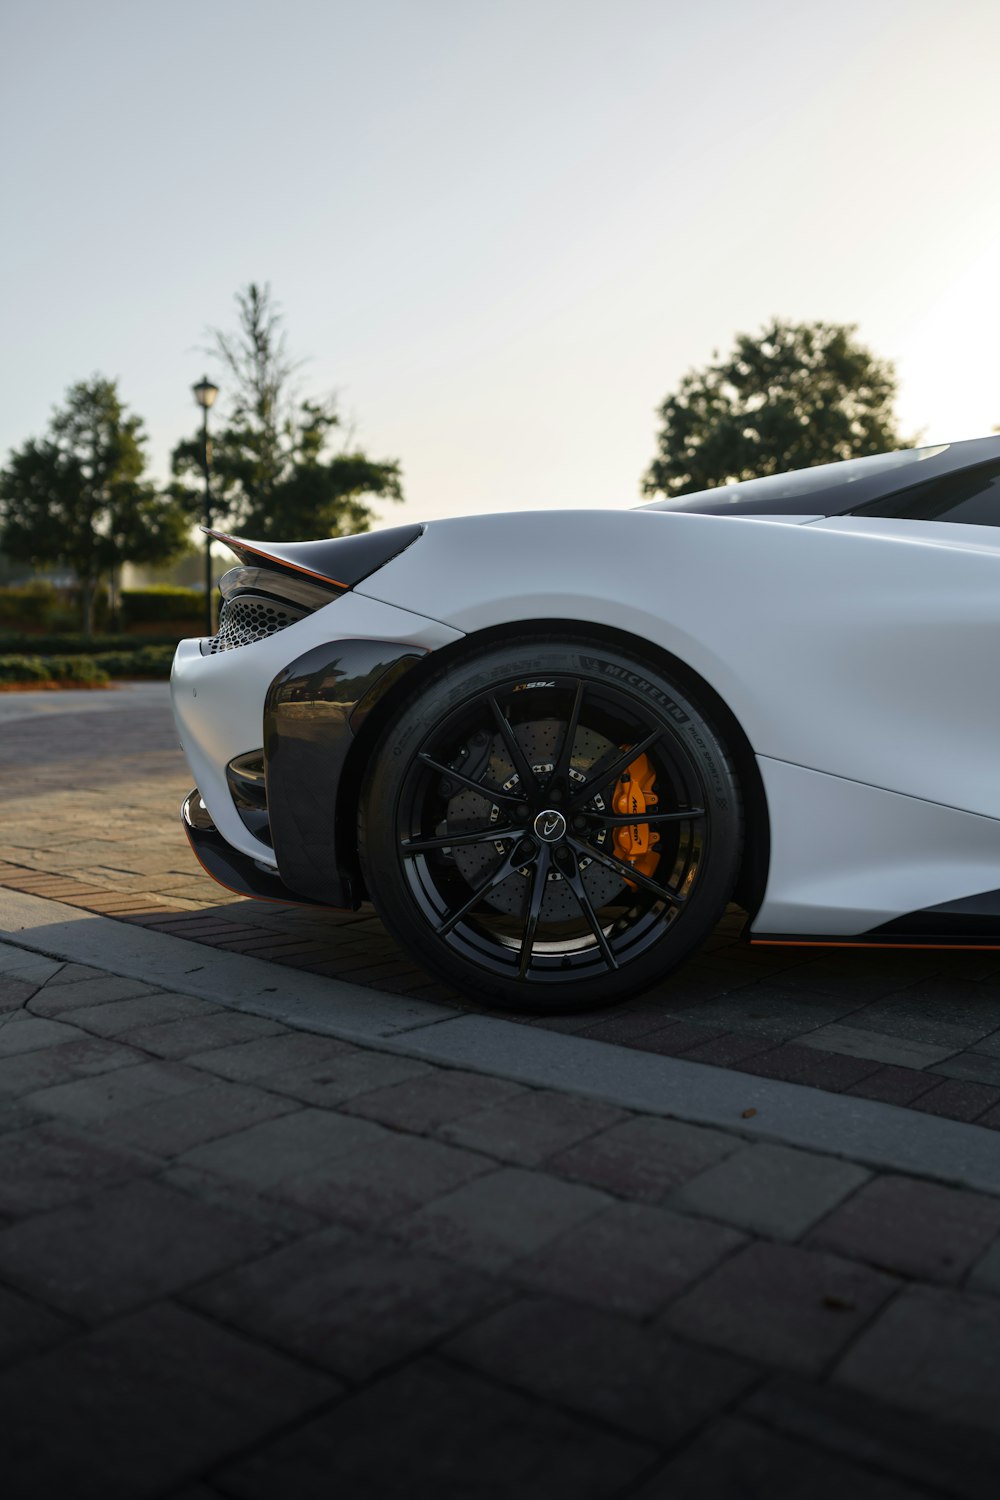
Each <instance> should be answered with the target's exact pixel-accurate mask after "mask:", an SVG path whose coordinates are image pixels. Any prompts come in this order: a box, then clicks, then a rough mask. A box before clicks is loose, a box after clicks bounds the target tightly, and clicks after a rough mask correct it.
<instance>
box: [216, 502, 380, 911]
mask: <svg viewBox="0 0 1000 1500" xmlns="http://www.w3.org/2000/svg"><path fill="white" fill-rule="evenodd" d="M205 529H206V528H205V527H204V526H203V527H202V530H203V531H204V530H205ZM208 535H209V536H212V537H214V538H215V540H216V541H217V542H224V543H225V544H226V546H227V547H233V548H236V547H239V548H240V549H241V550H242V551H243V552H252V553H253V554H254V556H255V557H266V558H267V560H268V562H274V563H277V564H278V566H279V567H282V568H291V569H292V572H293V573H304V574H305V575H306V577H307V578H318V579H319V580H320V582H321V583H332V584H334V585H335V586H336V587H337V588H338V589H349V588H350V584H349V583H341V581H340V579H339V578H331V577H330V575H329V574H328V573H316V572H315V571H314V570H313V569H312V568H303V567H300V566H299V564H298V563H293V562H286V561H285V559H284V558H283V557H279V556H278V554H277V553H276V552H265V551H264V549H263V547H254V546H251V544H250V543H249V542H243V541H241V540H240V538H239V537H238V536H226V534H225V532H223V531H209V532H208ZM332 910H334V911H337V910H339V907H333V908H332Z"/></svg>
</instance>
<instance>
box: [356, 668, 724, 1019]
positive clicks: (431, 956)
mask: <svg viewBox="0 0 1000 1500" xmlns="http://www.w3.org/2000/svg"><path fill="white" fill-rule="evenodd" d="M741 844H742V815H741V805H740V795H739V788H738V785H737V782H736V777H735V774H734V771H733V769H732V764H731V761H730V758H729V755H728V753H727V750H726V747H725V745H724V744H723V742H722V739H721V737H720V735H719V734H718V732H717V731H716V730H715V729H714V728H712V726H711V725H710V724H709V722H708V721H707V719H706V718H705V716H704V714H703V713H702V711H701V710H700V709H699V707H698V706H697V705H696V704H695V703H694V702H693V701H692V699H691V696H690V694H689V693H688V692H686V691H685V690H683V689H682V688H681V687H680V686H679V685H678V684H677V683H675V682H672V681H671V680H670V679H669V677H667V676H666V675H665V674H664V673H663V672H662V671H661V670H660V669H658V668H656V667H653V666H652V665H651V664H650V663H649V662H644V661H642V660H640V659H639V658H633V657H632V656H630V655H628V654H625V653H623V652H621V651H620V650H618V649H617V648H609V647H608V646H606V645H602V644H599V643H597V642H592V643H587V642H579V641H571V640H547V641H537V642H536V641H531V640H523V641H514V642H513V643H511V644H505V645H503V646H499V647H498V646H491V647H485V648H483V649H481V650H480V651H478V652H470V654H469V655H468V656H466V657H463V658H460V659H459V660H457V661H455V662H453V663H452V664H450V666H449V668H448V670H447V672H446V673H441V674H439V675H437V676H436V677H433V678H431V679H430V680H428V681H425V682H424V683H423V684H422V686H421V687H420V690H419V693H418V695H417V696H415V697H414V698H412V699H411V701H410V702H409V703H408V705H407V707H406V708H405V709H404V710H403V712H402V714H401V715H400V717H399V718H398V719H397V720H396V722H394V723H393V724H392V726H391V727H390V729H389V730H388V731H387V732H386V733H385V735H384V736H383V738H382V740H381V742H380V744H379V746H378V748H377V749H376V752H375V755H374V757H373V761H372V767H371V770H370V772H369V776H368V779H367V782H366V785H365V787H364V790H363V793H362V798H361V807H360V817H359V852H360V856H361V862H362V869H363V872H364V876H365V880H366V883H367V886H368V890H369V893H370V895H371V897H372V900H373V902H374V904H375V907H376V909H377V911H378V913H379V915H380V916H381V917H382V920H383V921H384V922H385V924H386V926H387V927H388V928H389V930H390V931H391V932H392V933H393V934H394V936H395V937H396V938H397V939H398V940H399V941H400V942H401V943H402V944H403V946H404V947H406V948H408V949H410V951H412V952H413V953H414V954H415V955H416V956H417V957H418V958H419V959H420V960H421V961H422V962H423V963H424V964H425V965H426V966H427V968H429V969H431V970H432V971H433V972H435V973H436V974H437V975H439V976H440V977H441V978H443V979H445V980H446V981H447V982H448V983H450V984H452V985H454V986H455V987H456V988H457V989H458V990H460V991H461V992H462V993H464V994H465V995H467V996H468V997H469V998H470V999H473V1000H478V1001H481V1002H484V1003H488V1004H497V1003H502V1004H504V1005H506V1006H508V1007H510V1008H512V1009H522V1010H536V1011H551V1010H560V1011H563V1010H573V1009H579V1008H583V1007H585V1006H588V1005H596V1004H607V1003H609V1002H612V1001H615V1000H621V999H624V998H626V997H627V996H628V995H631V994H634V993H636V992H637V991H639V990H641V989H644V988H646V987H647V986H648V985H649V984H651V983H653V982H654V981H655V980H656V979H659V978H660V977H662V975H663V974H664V973H666V972H667V970H669V969H670V968H671V967H673V966H674V965H675V964H676V963H678V962H679V961H680V960H681V959H682V958H684V957H685V956H686V955H687V954H688V953H689V952H690V951H691V950H692V948H693V947H695V946H696V945H697V944H698V943H699V942H700V941H701V940H702V939H703V938H704V937H705V936H706V935H707V933H708V932H709V931H710V930H711V928H712V926H713V925H714V924H715V922H716V921H717V920H718V918H719V917H720V915H721V914H722V911H723V910H724V908H725V905H726V902H727V900H728V899H729V897H730V895H731V892H732V888H733V885H734V883H735V879H736V875H737V871H738V866H739V858H740V852H741Z"/></svg>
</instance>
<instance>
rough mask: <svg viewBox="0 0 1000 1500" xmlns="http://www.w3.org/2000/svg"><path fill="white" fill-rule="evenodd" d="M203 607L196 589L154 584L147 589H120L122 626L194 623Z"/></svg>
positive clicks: (203, 599) (202, 599)
mask: <svg viewBox="0 0 1000 1500" xmlns="http://www.w3.org/2000/svg"><path fill="white" fill-rule="evenodd" d="M204 608H205V596H204V594H202V593H200V592H199V591H198V589H182V588H177V587H175V586H174V585H173V584H167V583H162V584H157V585H155V586H154V587H152V588H148V589H123V590H122V595H121V613H122V619H123V621H124V622H125V624H126V625H148V624H150V623H152V624H154V625H156V624H164V625H165V624H167V623H168V621H170V620H196V619H198V618H199V617H200V615H201V614H202V612H203V611H204Z"/></svg>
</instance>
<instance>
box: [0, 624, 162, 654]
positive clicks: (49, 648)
mask: <svg viewBox="0 0 1000 1500" xmlns="http://www.w3.org/2000/svg"><path fill="white" fill-rule="evenodd" d="M179 640H180V631H177V630H165V631H163V632H162V634H158V635H142V636H139V637H136V636H134V635H120V634H119V635H90V636H87V635H79V634H76V633H69V632H59V633H56V634H49V635H26V634H24V633H23V632H21V631H11V632H9V633H7V634H5V633H3V632H2V631H0V656H95V655H97V654H98V653H99V652H104V651H116V652H118V651H135V650H138V649H140V648H141V649H142V650H143V651H148V650H150V649H151V648H154V647H157V646H167V647H169V648H170V651H171V652H173V650H174V648H175V647H176V645H177V642H178V641H179Z"/></svg>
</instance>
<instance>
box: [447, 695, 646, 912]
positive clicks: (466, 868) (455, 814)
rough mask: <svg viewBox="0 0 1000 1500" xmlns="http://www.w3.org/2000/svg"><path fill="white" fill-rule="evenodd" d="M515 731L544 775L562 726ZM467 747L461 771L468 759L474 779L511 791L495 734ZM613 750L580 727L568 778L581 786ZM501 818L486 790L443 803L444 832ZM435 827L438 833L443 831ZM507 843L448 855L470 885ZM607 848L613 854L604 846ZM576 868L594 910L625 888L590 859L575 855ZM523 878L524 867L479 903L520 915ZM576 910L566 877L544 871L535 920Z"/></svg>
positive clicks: (599, 801) (513, 779) (515, 784)
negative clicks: (578, 867)
mask: <svg viewBox="0 0 1000 1500" xmlns="http://www.w3.org/2000/svg"><path fill="white" fill-rule="evenodd" d="M515 733H516V735H517V741H518V744H519V745H520V746H521V749H522V750H523V751H524V754H525V757H526V759H527V761H528V763H529V765H530V766H531V768H532V770H533V771H534V772H535V774H536V775H537V776H539V777H541V778H543V779H544V777H545V776H547V775H548V774H549V773H550V772H551V771H552V769H553V767H554V764H555V759H556V756H557V755H558V753H559V749H560V746H561V745H562V737H563V735H564V734H565V733H566V726H565V724H564V723H563V722H562V721H561V720H559V719H554V718H553V719H537V720H532V721H531V722H529V723H527V724H518V725H517V726H516V729H515ZM467 748H468V755H467V757H466V758H465V759H464V760H463V762H462V769H463V771H464V772H466V774H468V773H469V771H470V764H469V763H470V762H472V763H474V768H475V769H474V771H473V774H474V776H475V778H476V779H477V780H478V779H479V778H482V779H484V780H489V781H492V782H493V784H494V785H496V786H501V787H502V788H503V790H504V791H505V792H514V793H516V792H517V790H518V788H519V786H520V778H519V776H518V774H517V772H516V771H514V770H513V769H512V767H511V761H510V756H509V755H508V753H507V750H506V748H505V746H504V743H503V740H502V739H501V737H500V735H499V734H495V735H493V736H492V737H488V736H486V735H485V734H484V735H482V736H481V737H480V739H479V742H478V743H473V744H470V745H469V746H468V747H467ZM617 748H618V747H617V746H615V745H613V744H612V742H611V741H610V740H609V739H607V738H606V737H605V736H604V735H602V734H598V733H596V731H594V730H593V729H587V728H585V727H584V726H583V725H581V726H580V727H579V728H578V729H577V732H576V740H575V742H574V750H573V764H572V766H571V768H570V773H569V774H570V780H571V782H573V783H574V785H576V786H579V787H583V786H584V785H585V783H586V780H587V775H588V773H589V771H590V769H591V768H592V767H593V766H594V765H596V764H597V762H598V761H600V760H602V759H604V757H605V756H607V755H608V754H609V752H616V751H617ZM594 806H595V807H597V808H600V809H602V810H603V809H604V808H605V806H606V804H605V802H604V800H603V798H601V797H600V796H595V798H594ZM505 821H506V819H505V817H504V815H503V814H502V813H501V810H500V808H499V807H498V806H497V804H496V803H494V802H491V800H490V796H489V793H488V792H486V793H484V794H483V795H482V796H480V795H479V793H477V792H471V791H465V790H463V791H460V792H458V793H456V795H455V796H454V797H452V798H451V799H450V800H449V802H448V813H447V830H450V831H451V832H452V833H459V832H461V831H462V830H463V829H465V828H470V829H471V828H482V827H483V824H484V823H486V822H494V823H503V822H505ZM440 831H441V832H442V833H443V832H445V829H444V828H442V829H441V830H440ZM607 838H608V836H607V834H606V833H604V832H603V831H601V832H599V833H595V834H594V835H592V842H593V843H594V844H596V845H601V844H604V843H606V842H607ZM509 847H510V845H509V843H506V844H504V843H501V842H499V841H498V842H497V843H496V844H464V845H460V846H459V847H457V848H455V849H453V850H452V858H453V859H454V861H455V866H456V868H457V869H458V870H459V871H460V872H461V873H462V875H463V876H464V877H465V879H466V880H467V881H468V882H469V885H470V886H472V887H473V888H474V887H475V886H477V885H479V884H480V882H481V881H482V880H483V879H484V878H485V876H486V874H487V873H488V871H490V870H491V869H493V868H494V866H495V865H496V863H497V859H498V856H500V855H503V854H506V853H507V851H508V849H509ZM608 852H609V853H613V852H614V850H613V848H612V847H611V846H610V844H609V845H608ZM580 872H581V876H582V878H583V884H584V886H585V888H586V891H587V895H588V896H589V897H590V900H591V902H592V903H593V905H594V907H595V909H599V908H600V907H602V906H606V905H607V904H608V903H609V902H611V901H613V900H614V899H615V897H616V896H618V895H619V894H620V893H621V892H623V891H624V890H625V887H626V882H625V880H623V879H622V877H621V876H619V875H616V874H615V872H614V871H613V870H609V869H607V867H606V866H604V865H599V864H598V863H597V862H596V861H595V860H591V859H586V858H584V859H581V861H580ZM529 881H530V871H528V870H527V869H526V870H524V871H517V872H516V873H515V874H513V875H512V876H511V877H510V879H509V880H505V881H504V882H503V884H502V885H499V886H497V888H496V890H495V891H492V892H491V893H490V894H489V895H488V896H486V897H485V899H484V902H483V904H484V905H489V906H492V907H493V909H494V911H499V912H504V913H506V914H508V915H510V916H520V915H521V913H522V912H523V910H524V903H525V895H526V891H527V888H528V884H529ZM579 914H580V907H579V903H578V902H577V900H576V897H575V896H574V895H573V893H572V891H571V890H570V888H569V886H568V885H567V883H566V881H565V880H564V879H563V877H562V875H560V874H559V872H558V870H554V869H553V870H550V871H549V875H548V879H547V880H546V884H545V897H544V899H543V902H542V909H541V914H540V919H541V921H543V922H563V921H570V920H572V919H574V918H576V917H578V916H579Z"/></svg>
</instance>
